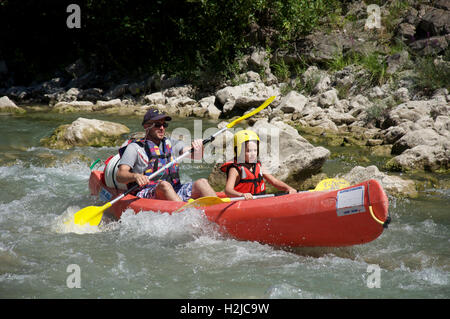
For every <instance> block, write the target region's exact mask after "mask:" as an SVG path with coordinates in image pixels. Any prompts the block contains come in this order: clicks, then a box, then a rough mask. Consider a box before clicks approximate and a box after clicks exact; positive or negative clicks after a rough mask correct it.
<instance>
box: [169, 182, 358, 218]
mask: <svg viewBox="0 0 450 319" xmlns="http://www.w3.org/2000/svg"><path fill="white" fill-rule="evenodd" d="M348 186H350V183H349V182H347V181H346V180H345V179H343V178H327V179H324V180H322V181H320V182H319V183H318V184H317V185H316V188H314V189H313V190H311V192H317V191H319V192H321V191H329V190H335V189H341V188H345V187H348ZM281 195H287V194H286V193H283V194H279V195H275V194H267V195H257V196H253V199H258V198H265V197H273V196H281ZM243 199H245V197H224V198H220V197H214V196H206V197H200V198H197V199H195V200H190V201H189V203H187V204H186V205H184V206H182V207H180V208H178V209H177V210H176V212H179V211H182V210H184V209H186V208H190V207H196V208H198V207H207V206H213V205H217V204H223V203H229V202H231V201H237V200H243Z"/></svg>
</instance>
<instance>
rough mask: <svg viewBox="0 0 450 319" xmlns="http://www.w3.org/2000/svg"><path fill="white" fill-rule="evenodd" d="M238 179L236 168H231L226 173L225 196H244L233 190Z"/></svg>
mask: <svg viewBox="0 0 450 319" xmlns="http://www.w3.org/2000/svg"><path fill="white" fill-rule="evenodd" d="M238 178H239V173H238V171H237V169H236V168H234V167H231V168H230V170H229V171H228V178H227V183H226V185H225V194H226V195H227V196H229V197H241V196H243V195H244V194H243V193H241V192H238V191H236V190H234V185H236V180H237V179H238Z"/></svg>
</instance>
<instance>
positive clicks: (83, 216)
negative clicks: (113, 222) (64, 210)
mask: <svg viewBox="0 0 450 319" xmlns="http://www.w3.org/2000/svg"><path fill="white" fill-rule="evenodd" d="M109 207H111V203H109V202H108V203H106V204H105V205H103V206H101V207H99V206H88V207H85V208H83V209H82V210H80V211H78V212H76V213H75V215H74V216H73V217H74V221H73V222H74V224H76V225H84V224H86V223H89V224H90V225H91V226H97V225H98V224H100V221H101V220H102V217H103V212H104V211H105V210H106V209H108V208H109Z"/></svg>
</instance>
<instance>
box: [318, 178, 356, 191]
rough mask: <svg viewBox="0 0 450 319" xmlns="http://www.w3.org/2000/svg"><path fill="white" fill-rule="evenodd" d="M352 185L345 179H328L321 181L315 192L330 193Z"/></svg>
mask: <svg viewBox="0 0 450 319" xmlns="http://www.w3.org/2000/svg"><path fill="white" fill-rule="evenodd" d="M349 186H350V183H349V182H347V181H346V180H345V179H343V178H327V179H324V180H322V181H320V183H319V184H317V186H316V188H314V190H313V191H319V192H320V191H330V190H336V189H341V188H345V187H349Z"/></svg>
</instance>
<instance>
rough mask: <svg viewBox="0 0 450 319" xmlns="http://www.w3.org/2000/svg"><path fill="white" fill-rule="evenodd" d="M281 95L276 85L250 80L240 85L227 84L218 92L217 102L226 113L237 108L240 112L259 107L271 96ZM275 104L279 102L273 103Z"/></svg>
mask: <svg viewBox="0 0 450 319" xmlns="http://www.w3.org/2000/svg"><path fill="white" fill-rule="evenodd" d="M273 95H275V96H279V95H280V92H279V89H278V88H277V87H276V86H274V85H271V86H266V85H265V84H264V83H259V82H250V83H245V84H242V85H238V86H227V87H225V88H223V89H221V90H219V91H217V92H216V103H217V104H219V108H220V107H221V108H222V111H223V112H224V113H228V112H231V111H232V110H235V111H237V112H239V113H242V111H246V110H249V109H251V108H252V107H258V106H259V105H261V104H262V103H264V101H265V100H267V99H268V98H269V97H271V96H273ZM272 104H273V106H275V105H276V104H277V102H275V101H274V102H273V103H272Z"/></svg>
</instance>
